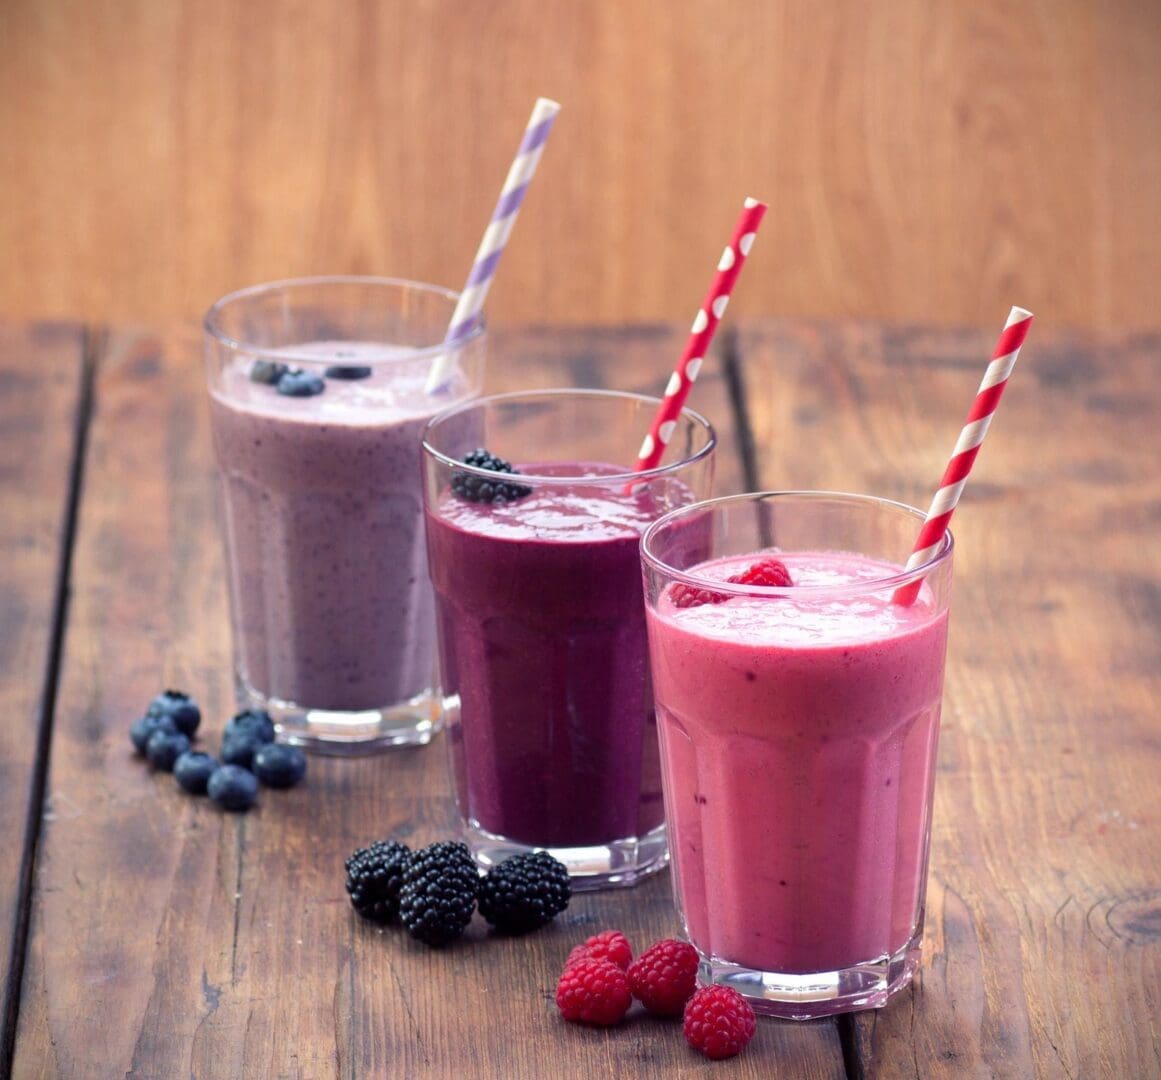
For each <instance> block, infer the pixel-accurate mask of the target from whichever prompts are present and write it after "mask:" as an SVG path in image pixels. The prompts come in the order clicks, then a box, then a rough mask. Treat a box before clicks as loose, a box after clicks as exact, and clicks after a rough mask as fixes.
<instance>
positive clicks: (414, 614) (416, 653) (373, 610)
mask: <svg viewBox="0 0 1161 1080" xmlns="http://www.w3.org/2000/svg"><path fill="white" fill-rule="evenodd" d="M292 351H293V352H294V353H296V354H298V355H304V354H312V355H318V356H319V357H320V358H324V357H331V356H337V357H338V359H337V360H336V362H337V363H342V364H347V365H352V364H359V363H360V362H362V363H366V364H368V365H369V366H372V368H373V372H372V374H371V375H370V376H369V377H367V378H362V379H355V380H343V379H330V378H328V379H326V380H325V391H324V392H323V393H321V394H317V395H314V396H309V397H287V396H284V395H281V394H279V393H278V392H277V391H276V390H275V388H274V387H273V386H271V385H265V384H261V383H256V382H253V381H251V379H250V378H249V371H250V361H249V360H247V359H238V360H236V361H234V362H233V363H232V364H231V365H230V366H227V367H226V368H225V369H224V370H223V371H222V373H221V376H220V379H219V380H218V382H217V384H216V385H215V386H213V387H212V388H211V399H210V400H211V414H212V421H213V434H214V445H215V449H216V451H217V457H218V462H219V469H220V474H221V477H222V489H223V493H224V500H223V502H224V514H225V527H226V543H227V554H228V559H227V562H228V565H229V568H230V572H231V574H232V582H231V584H232V588H231V590H230V591H231V600H232V607H233V612H232V614H233V620H234V632H235V638H236V644H237V653H238V657H239V664H240V669H241V670H240V672H239V674H240V676H241V678H242V679H243V680H244V682H245V683H246V684H247V685H248V687H250V688H251V689H253V690H255V691H257V692H258V693H259V694H260V695H262V696H263V697H269V698H273V699H277V700H279V701H281V702H287V703H293V704H295V705H298V706H302V707H306V708H312V709H322V710H343V711H357V710H370V709H380V708H384V707H386V706H389V705H394V704H396V703H399V702H403V701H407V700H409V699H413V698H416V697H419V696H421V695H423V694H425V693H429V692H430V691H431V689H432V687H433V686H434V682H435V678H434V666H435V631H434V616H433V608H432V597H431V587H430V582H429V579H428V575H427V565H426V558H425V553H424V542H423V513H422V494H421V481H420V450H419V446H420V432H421V431H422V430H423V427H424V425H425V424H426V422H427V421H428V420H429V419H430V418H431V416H432V414H433V412H435V411H436V405H438V406H439V407H443V406H446V405H447V404H448V403H449V401H455V400H456V394H455V391H454V389H453V391H452V392H451V393H450V394H448V395H444V396H442V397H441V398H440V399H439V400H438V402H436V401H435V400H433V399H432V398H431V397H429V396H428V395H426V394H425V393H424V392H423V383H424V380H425V378H426V365H422V366H420V367H419V368H418V369H417V370H410V371H409V370H407V369H404V370H403V371H402V372H401V371H399V370H394V369H392V368H391V366H390V365H380V367H378V368H376V367H374V361H376V360H378V361H382V360H383V359H385V358H386V356H387V355H388V354H390V355H391V356H400V357H405V356H406V354H407V352H408V350H406V349H404V348H389V347H387V346H383V345H359V344H352V343H349V342H342V343H338V344H330V343H325V342H324V343H318V344H311V345H306V346H295V347H293V350H292Z"/></svg>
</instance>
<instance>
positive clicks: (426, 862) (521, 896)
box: [346, 840, 572, 946]
mask: <svg viewBox="0 0 1161 1080" xmlns="http://www.w3.org/2000/svg"><path fill="white" fill-rule="evenodd" d="M346 869H347V893H348V894H349V895H350V898H351V904H352V905H353V906H354V908H355V910H356V911H357V912H358V913H359V914H360V915H362V916H363V918H365V919H371V920H372V921H374V922H378V923H389V922H392V921H394V920H395V919H396V918H398V919H399V920H400V921H401V922H402V923H403V925H404V926H405V927H406V929H407V931H408V933H410V934H411V935H412V937H415V938H417V939H418V940H420V941H422V942H424V943H425V944H427V945H433V946H439V945H446V944H447V943H448V942H450V941H454V940H455V939H456V938H458V937H459V936H460V935H461V934H462V933H463V932H464V931H465V930H466V929H467V927H468V923H470V922H471V921H472V912H473V911H474V910H475V908H476V906H477V904H478V905H479V909H480V914H481V915H483V917H484V918H485V919H486V920H487V921H488V922H489V923H490V924H491V925H492V926H493V927H495V928H496V929H497V930H498V931H500V932H502V933H506V934H524V933H527V932H528V931H530V930H535V929H537V928H538V927H541V926H544V925H545V924H546V923H549V922H551V921H552V920H553V919H554V918H555V917H556V916H557V915H558V914H560V912H562V911H563V910H564V909H565V908H566V907H568V901H569V898H570V896H571V895H572V888H571V885H570V882H569V877H568V870H567V869H566V868H565V866H564V864H563V863H561V862H558V861H557V860H556V859H554V858H553V857H552V856H551V855H549V854H548V852H546V851H538V852H536V853H535V854H529V855H513V856H512V857H511V858H509V859H505V860H504V861H503V862H502V863H499V864H497V865H496V866H494V867H493V868H492V869H491V870H490V871H488V873H487V874H486V875H484V876H483V877H481V876H480V874H479V871H478V870H477V869H476V864H475V860H474V859H473V858H472V853H471V852H470V851H469V850H468V847H467V845H466V844H463V843H460V842H459V841H450V840H444V841H439V842H437V843H434V844H429V845H428V846H427V847H424V848H420V849H419V850H418V851H411V850H410V849H409V848H408V847H407V846H406V845H405V844H401V843H399V842H398V841H397V840H380V841H378V842H376V843H374V844H371V845H370V846H369V847H366V848H360V849H359V850H358V851H356V852H354V854H352V855H351V856H350V858H348V859H347V862H346Z"/></svg>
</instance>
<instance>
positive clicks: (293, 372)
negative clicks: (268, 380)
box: [274, 368, 327, 397]
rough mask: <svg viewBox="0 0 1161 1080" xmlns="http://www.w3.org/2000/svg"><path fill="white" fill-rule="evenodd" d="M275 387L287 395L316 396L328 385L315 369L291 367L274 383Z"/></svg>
mask: <svg viewBox="0 0 1161 1080" xmlns="http://www.w3.org/2000/svg"><path fill="white" fill-rule="evenodd" d="M274 387H275V389H276V390H277V391H278V392H279V393H280V394H282V395H284V396H285V397H314V395H315V394H321V393H322V392H323V391H324V390H325V389H326V388H327V387H326V383H324V382H323V381H322V379H320V378H319V377H318V376H317V375H316V374H314V372H313V371H303V370H302V369H301V368H291V369H290V370H289V371H284V372H283V373H282V374H281V375H280V376H279V378H278V382H276V383H275V384H274Z"/></svg>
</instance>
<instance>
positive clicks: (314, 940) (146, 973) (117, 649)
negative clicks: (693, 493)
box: [15, 326, 844, 1080]
mask: <svg viewBox="0 0 1161 1080" xmlns="http://www.w3.org/2000/svg"><path fill="white" fill-rule="evenodd" d="M682 337H683V332H682V331H675V330H673V329H670V328H667V327H660V326H656V327H649V326H646V327H640V328H636V329H634V330H631V331H624V332H621V333H613V332H601V331H593V332H586V331H582V330H573V331H551V330H549V329H547V328H546V329H543V330H530V331H528V332H527V333H511V334H508V335H504V334H497V335H495V336H494V338H493V339H492V342H491V348H490V359H489V365H490V367H489V376H488V382H489V385H490V387H491V388H492V389H496V390H499V389H506V388H508V389H511V388H516V387H519V386H528V385H538V386H552V385H562V384H568V383H572V382H583V383H587V384H590V385H616V386H618V387H628V388H640V389H656V388H658V387H660V386H663V385H664V383H665V378H666V374H667V372H668V369H669V367H670V365H671V364H672V361H673V358H674V356H675V355H677V352H678V350H679V347H680V343H681V339H682ZM198 351H199V350H198V344H197V342H196V341H195V340H193V339H192V337H190V336H189V335H188V334H184V335H183V334H177V335H173V336H155V335H151V334H148V333H144V332H142V333H129V332H122V333H116V334H113V335H111V336H110V339H109V344H108V348H107V350H106V352H105V354H104V355H103V356H102V357H101V362H100V365H99V368H98V379H97V393H96V402H97V408H96V412H95V416H94V421H93V429H92V436H91V444H90V451H89V455H88V457H89V466H88V470H87V473H86V484H85V499H84V504H83V510H82V515H81V520H80V528H79V533H78V539H77V547H76V553H75V600H74V603H73V605H72V609H71V614H70V621H69V632H68V650H67V655H66V658H65V664H64V668H63V672H62V686H61V694H60V699H59V706H58V709H57V715H56V728H55V734H54V740H53V748H52V771H51V777H50V790H51V800H52V806H53V807H54V813H53V815H52V818H51V820H50V821H48V822H47V823H46V828H45V835H44V841H43V846H42V853H41V859H40V863H39V867H38V887H37V892H36V902H35V907H34V921H33V927H32V937H31V942H30V947H29V952H28V961H27V969H26V978H25V983H24V994H23V1001H22V1007H21V1014H20V1027H19V1035H18V1044H17V1056H16V1062H15V1075H16V1076H17V1077H20V1078H21V1080H24V1078H27V1077H68V1078H69V1080H73V1078H84V1077H90V1076H92V1077H101V1078H104V1077H108V1076H113V1075H130V1074H131V1075H139V1076H177V1075H188V1076H193V1077H220V1076H285V1077H306V1078H312V1080H313V1078H317V1077H324V1076H342V1077H355V1076H375V1077H379V1076H384V1077H407V1078H412V1077H433V1078H442V1077H448V1076H457V1077H484V1076H502V1077H515V1078H522V1077H528V1078H540V1077H545V1076H553V1077H556V1076H561V1077H585V1078H591V1077H614V1076H617V1077H619V1076H635V1075H654V1074H656V1075H661V1074H664V1075H667V1076H669V1075H672V1076H683V1077H684V1076H688V1077H694V1076H706V1077H708V1076H710V1075H715V1076H716V1075H720V1073H721V1069H720V1067H718V1066H716V1065H714V1064H713V1063H711V1062H708V1061H705V1060H704V1059H700V1058H699V1057H698V1056H697V1055H695V1054H694V1053H693V1052H692V1051H690V1050H689V1049H688V1048H687V1047H686V1046H685V1044H684V1041H683V1040H682V1038H681V1035H680V1033H679V1031H678V1030H677V1028H676V1027H675V1025H673V1024H662V1023H660V1022H654V1021H650V1020H647V1019H645V1018H643V1017H638V1018H636V1019H634V1020H631V1021H630V1022H628V1023H626V1024H625V1025H623V1026H621V1027H620V1028H617V1029H615V1030H611V1031H592V1030H585V1029H581V1028H578V1027H574V1026H572V1025H567V1024H564V1023H563V1022H561V1021H560V1020H559V1018H558V1017H557V1015H556V1010H555V1006H554V1004H553V1002H552V992H553V988H554V985H555V979H556V975H557V973H558V971H559V967H560V965H561V964H562V962H563V960H564V957H565V956H566V955H567V953H568V950H569V949H570V948H571V946H572V945H574V944H575V943H577V942H578V941H579V940H582V939H583V938H584V937H585V936H587V935H588V934H590V933H593V932H595V931H596V930H598V929H601V928H605V927H608V926H619V927H621V928H622V929H624V930H625V932H626V933H628V934H629V935H630V936H631V938H632V939H633V941H634V942H636V943H637V945H638V948H640V947H642V946H644V945H645V944H648V943H649V942H651V941H652V940H654V939H656V938H659V937H662V936H668V935H671V934H672V933H673V932H674V931H675V929H676V927H675V924H674V913H673V907H672V904H671V901H670V894H669V880H668V875H667V874H663V875H661V876H659V877H657V878H655V879H653V880H651V881H649V882H648V883H647V884H645V885H643V886H641V887H639V888H637V889H635V890H632V891H631V892H623V893H614V892H607V893H603V894H587V895H583V896H580V897H578V898H577V899H576V900H575V901H574V902H573V903H572V905H571V906H570V908H569V910H568V912H567V913H566V914H565V915H564V916H562V917H561V918H560V919H558V920H557V921H556V923H554V924H553V925H552V926H551V927H549V928H546V929H545V930H543V931H541V932H539V933H537V934H534V935H531V936H529V937H527V938H524V939H519V940H490V939H489V937H488V935H487V933H486V931H485V928H484V926H483V924H482V923H480V922H479V920H478V919H477V920H476V922H475V923H474V924H473V926H472V928H471V930H470V931H469V934H468V936H467V938H466V940H464V941H463V942H461V943H459V944H457V945H455V946H453V947H451V948H448V949H446V950H443V951H438V952H435V951H431V950H428V949H426V948H424V947H422V946H419V945H418V944H416V943H414V942H412V941H411V940H410V939H408V938H407V937H406V936H405V935H403V934H401V933H399V932H398V931H397V930H388V931H380V930H378V929H376V928H374V927H373V926H371V925H370V924H368V923H364V922H362V921H361V920H359V919H358V918H357V917H356V916H355V915H354V913H353V912H352V911H351V909H350V906H349V904H348V902H347V898H346V894H345V892H344V889H343V872H342V860H343V858H344V856H345V855H347V854H348V853H349V852H350V851H351V850H353V849H354V848H355V847H357V846H360V845H362V844H365V843H367V842H369V841H370V840H372V839H375V838H378V837H383V836H389V835H394V836H399V837H401V838H404V839H407V840H409V841H412V842H415V843H424V842H427V841H429V840H432V839H435V838H437V837H441V836H447V835H449V833H450V832H451V830H452V828H453V824H454V821H453V808H452V804H451V801H450V798H449V788H448V779H447V771H446V765H445V760H444V752H443V747H442V745H438V744H437V745H434V746H432V747H429V748H427V749H426V750H411V751H402V752H398V753H392V754H389V755H384V756H380V757H377V758H373V759H367V760H351V761H344V760H337V759H324V758H312V760H311V763H310V769H311V773H310V776H309V778H308V781H307V783H306V785H305V786H304V787H302V788H299V789H296V790H294V791H291V792H284V793H276V792H270V793H266V794H265V795H264V796H263V799H262V805H261V806H260V807H259V808H258V809H256V810H254V811H252V812H251V813H249V814H247V815H245V816H230V815H223V814H221V813H219V812H217V811H216V810H215V809H214V807H212V806H211V805H210V804H208V803H207V802H206V801H205V800H198V799H192V798H189V797H187V796H183V795H182V794H180V792H179V791H178V789H177V787H176V785H175V784H174V782H173V780H172V778H171V777H169V776H168V775H165V774H156V775H151V774H150V773H149V771H148V769H147V768H146V767H145V766H144V764H143V763H142V762H141V761H140V759H137V758H135V757H134V756H133V754H132V752H131V749H130V746H129V743H128V740H127V737H126V730H127V725H128V724H129V722H130V721H131V720H132V719H133V717H134V716H135V715H137V713H138V712H139V711H140V710H141V709H142V707H143V706H144V705H145V703H146V702H147V701H148V700H149V698H150V696H151V695H152V694H153V693H154V692H156V690H157V688H158V687H161V686H166V685H173V686H178V687H185V688H187V689H189V690H191V691H193V692H195V693H196V694H197V695H198V697H199V698H200V700H201V701H202V703H203V706H204V708H205V712H206V716H207V721H206V727H207V729H208V731H209V733H210V736H209V738H208V739H207V741H210V742H211V745H215V746H216V742H217V739H216V736H217V735H218V734H219V733H220V730H221V725H222V722H223V720H224V718H225V717H226V716H227V715H228V714H229V713H230V712H231V711H232V709H231V691H230V676H229V659H228V634H227V618H226V607H225V591H224V588H225V587H224V583H223V576H222V566H221V562H220V554H219V546H218V540H217V535H216V531H215V522H214V511H213V501H214V494H213V482H212V481H213V476H212V471H213V470H212V463H211V459H210V440H209V432H208V417H207V410H206V408H205V406H204V402H203V399H202V395H203V391H202V374H201V368H200V363H199V359H198ZM697 394H698V403H699V405H700V406H701V407H702V408H704V409H705V410H706V411H707V412H709V413H711V414H712V415H714V416H715V417H721V418H723V421H724V422H723V428H724V430H723V434H724V435H725V436H726V437H727V439H731V440H732V439H733V438H734V437H735V433H734V432H733V431H732V429H731V428H730V427H729V419H728V417H729V405H728V402H727V401H726V400H725V392H724V385H723V379H722V378H721V374H720V372H719V371H718V370H716V369H715V366H714V365H713V364H712V363H708V362H707V365H706V369H705V371H704V373H703V376H702V379H701V381H699V386H698V391H697ZM731 445H732V444H727V445H726V446H725V447H723V450H722V452H721V454H720V461H719V465H720V469H719V480H720V486H721V488H722V490H728V489H730V488H736V487H737V486H738V485H739V484H740V483H741V479H740V474H739V466H738V459H737V456H736V454H734V453H733V452H732V450H731ZM730 1073H731V1075H735V1076H739V1077H755V1078H756V1077H759V1076H762V1077H766V1076H772V1075H777V1076H787V1077H789V1076H794V1077H824V1078H840V1077H842V1076H843V1075H844V1071H843V1065H842V1053H841V1046H840V1042H839V1036H838V1031H837V1027H836V1025H835V1024H833V1023H825V1024H814V1025H802V1026H779V1025H764V1026H763V1028H762V1030H761V1032H760V1034H759V1036H758V1038H757V1039H756V1040H755V1043H754V1044H753V1045H752V1046H751V1048H750V1049H749V1050H748V1052H747V1054H746V1056H745V1057H744V1058H741V1059H739V1060H738V1062H736V1063H735V1066H734V1067H733V1068H732V1069H731V1070H730Z"/></svg>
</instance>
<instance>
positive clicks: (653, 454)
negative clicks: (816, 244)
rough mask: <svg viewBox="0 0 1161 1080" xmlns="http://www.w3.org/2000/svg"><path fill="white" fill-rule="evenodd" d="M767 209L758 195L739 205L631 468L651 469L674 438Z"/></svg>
mask: <svg viewBox="0 0 1161 1080" xmlns="http://www.w3.org/2000/svg"><path fill="white" fill-rule="evenodd" d="M765 213H766V204H765V203H764V202H759V201H758V200H757V199H746V201H745V203H744V204H743V206H742V213H741V215H740V216H739V218H738V223H737V225H735V226H734V235H733V236H731V237H730V242H729V243H728V244H727V245H726V249H725V251H723V252H722V257H721V259H720V260H719V261H718V270H717V273H716V274H715V275H714V279H713V281H712V282H711V283H710V287H709V292H707V293H706V296H705V300H703V301H702V305H701V307H700V308H698V312H697V315H695V316H694V319H693V326H692V327H691V329H690V333H689V340H688V341H687V342H686V343H685V350H684V351H683V352H682V354H681V358H680V359H679V360H678V361H677V367H675V368H674V369H673V374H672V375H670V376H669V385H668V386H666V388H665V396H664V398H663V399H662V401H661V405H660V407H659V408H658V410H657V414H656V415H655V416H654V417H653V423H652V424H651V425H650V427H649V434H647V435H646V436H645V439H644V440H643V441H642V443H641V449H640V450H639V451H638V454H637V464H636V465H634V466H633V471H634V472H642V471H644V470H645V469H654V468H656V467H657V465H658V464H659V463H660V461H661V458H662V457H663V456H664V454H665V448H666V446H668V445H669V440H670V439H671V438H673V432H674V429H675V428H676V427H677V418H678V417H679V416H680V415H681V409H682V407H683V406H684V405H685V399H686V398H687V397H689V391H690V390H691V389H692V387H693V383H694V380H695V379H696V378H697V373H698V372H699V371H700V370H701V365H702V361H703V360H704V359H705V354H706V353H707V352H708V351H709V347H710V342H711V341H713V336H714V331H715V330H717V328H718V323H719V322H720V321H721V317H722V315H723V314H724V313H725V310H726V305H727V304H728V303H729V302H730V293H731V291H732V290H733V288H734V282H735V281H737V280H738V274H740V273H741V272H742V265H743V264H744V263H745V261H746V256H747V255H749V254H750V247H751V246H752V245H753V243H754V236H755V234H756V233H757V232H758V226H759V225H760V224H761V223H762V217H763V215H764V214H765Z"/></svg>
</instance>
